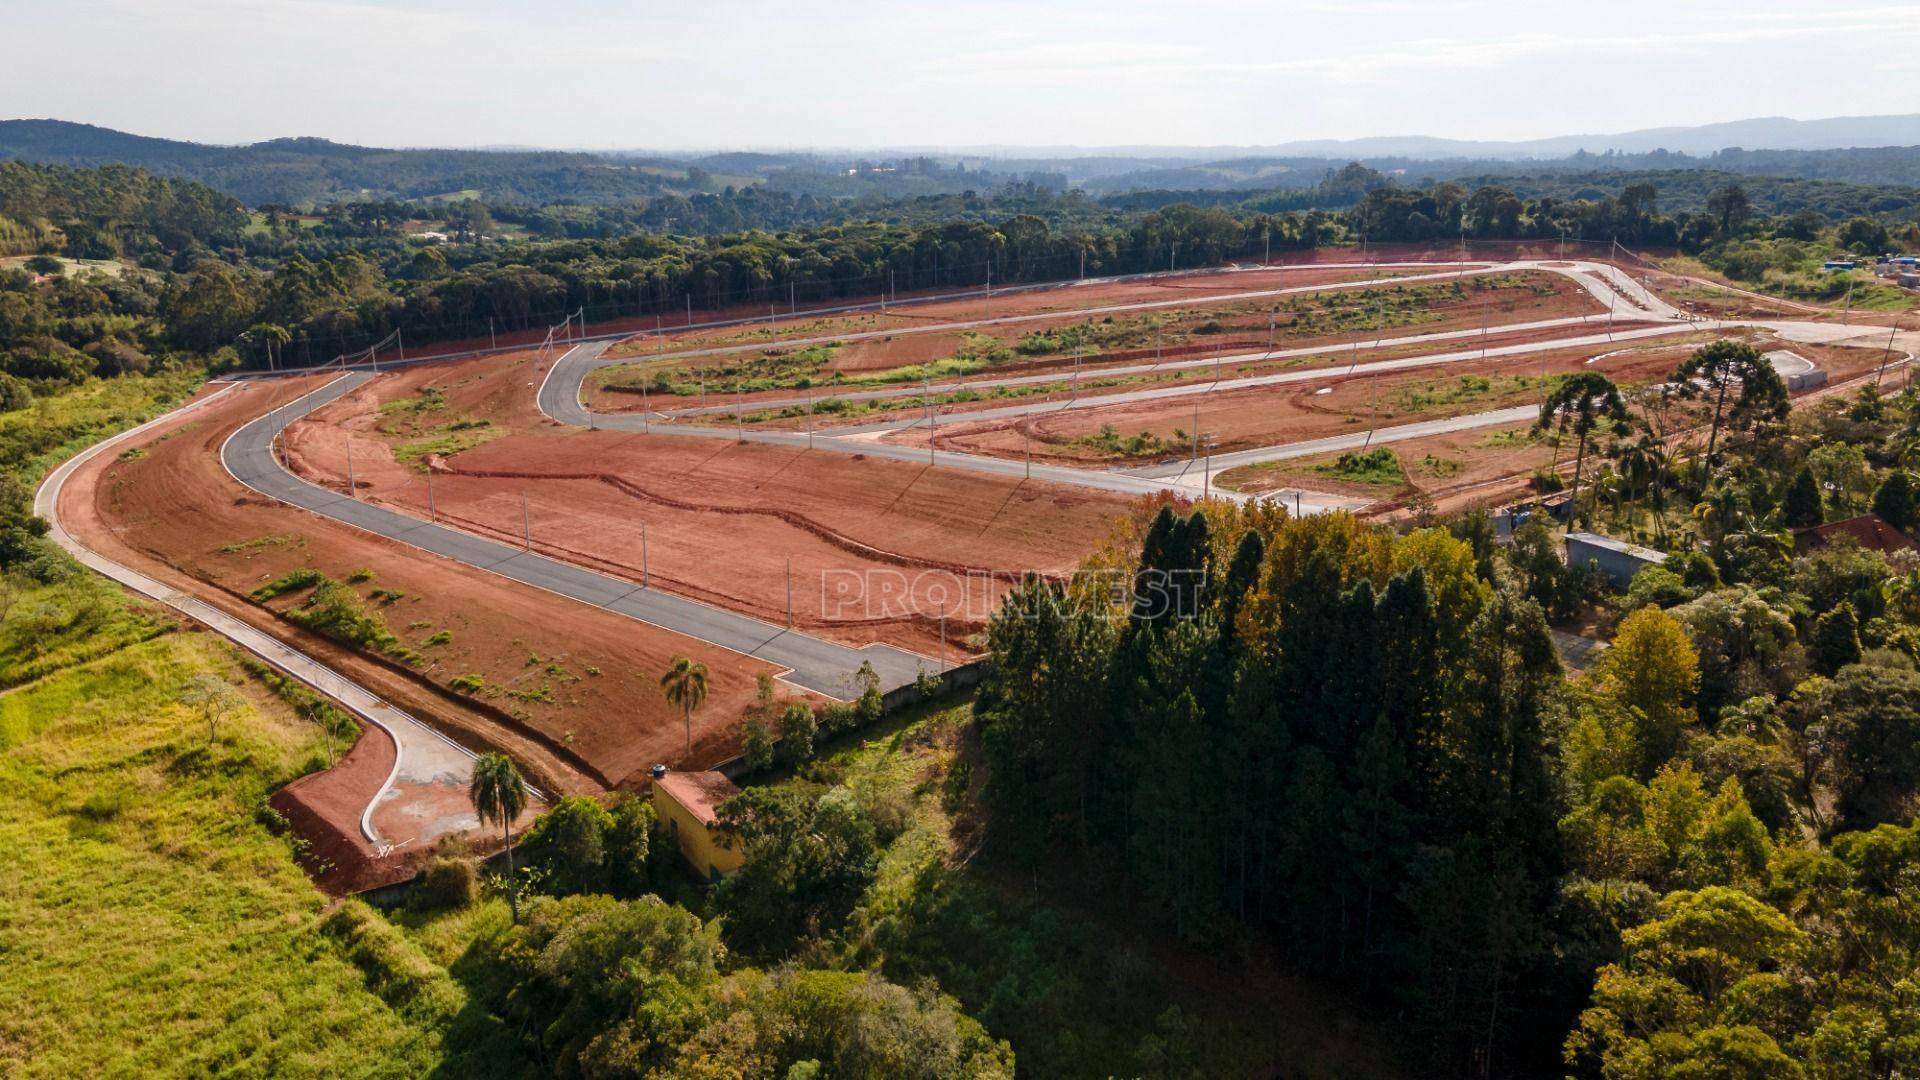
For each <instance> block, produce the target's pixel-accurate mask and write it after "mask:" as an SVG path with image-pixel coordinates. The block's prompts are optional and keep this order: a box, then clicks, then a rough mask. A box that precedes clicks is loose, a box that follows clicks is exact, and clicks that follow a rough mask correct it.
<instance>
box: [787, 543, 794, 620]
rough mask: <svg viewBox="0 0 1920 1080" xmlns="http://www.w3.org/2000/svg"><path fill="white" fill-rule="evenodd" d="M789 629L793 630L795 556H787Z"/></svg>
mask: <svg viewBox="0 0 1920 1080" xmlns="http://www.w3.org/2000/svg"><path fill="white" fill-rule="evenodd" d="M787 629H789V630H791V629H793V556H791V555H789V556H787Z"/></svg>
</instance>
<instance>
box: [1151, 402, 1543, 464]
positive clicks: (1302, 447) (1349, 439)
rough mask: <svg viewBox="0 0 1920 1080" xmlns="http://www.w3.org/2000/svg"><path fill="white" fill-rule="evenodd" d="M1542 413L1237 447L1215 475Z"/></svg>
mask: <svg viewBox="0 0 1920 1080" xmlns="http://www.w3.org/2000/svg"><path fill="white" fill-rule="evenodd" d="M1539 416H1540V406H1538V405H1518V406H1515V407H1513V408H1511V409H1493V410H1490V411H1488V412H1477V413H1469V414H1467V415H1466V416H1450V417H1447V418H1446V419H1444V420H1422V421H1420V422H1419V423H1415V424H1400V425H1398V426H1395V427H1388V428H1380V429H1378V430H1376V431H1373V432H1371V433H1369V432H1365V431H1355V432H1349V433H1347V434H1345V435H1330V436H1328V437H1326V438H1324V439H1307V440H1305V441H1303V442H1293V443H1282V444H1281V445H1279V446H1261V447H1256V448H1254V449H1252V450H1236V451H1234V452H1233V453H1231V454H1215V455H1213V458H1212V469H1213V475H1215V476H1218V475H1219V474H1220V473H1222V472H1224V471H1226V470H1228V469H1231V468H1234V467H1236V466H1240V465H1253V464H1257V463H1259V462H1262V461H1284V460H1286V459H1288V458H1297V457H1309V456H1311V455H1314V454H1331V453H1334V452H1335V451H1339V450H1358V449H1360V448H1361V447H1363V446H1378V445H1380V444H1381V443H1392V442H1401V441H1404V440H1406V439H1419V438H1424V437H1426V436H1428V435H1445V434H1448V433H1449V432H1454V431H1471V430H1473V429H1474V428H1483V427H1494V426H1497V425H1501V424H1518V423H1520V422H1522V421H1525V420H1534V419H1537V418H1538V417H1539ZM1190 471H1191V472H1192V473H1193V475H1195V476H1196V477H1197V476H1198V475H1199V472H1198V470H1197V469H1195V468H1194V466H1193V463H1192V462H1190V461H1168V462H1162V463H1160V464H1158V465H1147V466H1144V467H1142V468H1138V469H1130V470H1128V472H1130V473H1131V474H1132V475H1134V476H1142V477H1149V478H1154V479H1171V478H1175V477H1181V476H1184V475H1185V474H1187V473H1188V472H1190ZM1193 482H1194V483H1198V481H1197V480H1195V481H1193Z"/></svg>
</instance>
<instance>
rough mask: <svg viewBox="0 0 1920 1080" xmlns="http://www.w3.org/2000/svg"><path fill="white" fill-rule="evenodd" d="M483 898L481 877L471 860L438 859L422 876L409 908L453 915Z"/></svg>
mask: <svg viewBox="0 0 1920 1080" xmlns="http://www.w3.org/2000/svg"><path fill="white" fill-rule="evenodd" d="M479 897H480V873H479V871H478V870H476V869H475V868H474V865H473V862H472V860H470V859H454V858H448V857H447V856H445V855H439V856H435V857H434V859H433V861H431V862H429V863H427V868H426V869H425V870H422V871H421V872H420V879H419V880H418V881H416V882H415V883H414V886H413V892H412V893H410V894H408V896H407V907H408V908H410V909H411V910H414V911H449V910H456V909H459V908H464V907H468V906H470V905H472V903H473V902H474V901H475V900H477V899H479Z"/></svg>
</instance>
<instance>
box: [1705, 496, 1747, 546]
mask: <svg viewBox="0 0 1920 1080" xmlns="http://www.w3.org/2000/svg"><path fill="white" fill-rule="evenodd" d="M1742 509H1743V507H1742V506H1741V501H1740V491H1739V489H1737V488H1735V487H1734V486H1733V485H1732V484H1730V483H1727V482H1725V481H1721V482H1719V483H1716V484H1714V485H1713V486H1712V487H1710V488H1708V489H1707V492H1706V494H1705V495H1703V496H1702V497H1701V499H1700V502H1698V503H1697V504H1695V505H1694V508H1693V516H1694V520H1696V521H1698V522H1700V531H1701V532H1703V533H1705V534H1706V538H1707V543H1708V544H1709V545H1710V546H1711V547H1712V548H1713V549H1714V550H1715V551H1718V550H1720V547H1721V544H1722V543H1724V542H1725V540H1726V538H1727V537H1728V536H1729V535H1730V534H1732V533H1734V532H1736V531H1737V530H1738V529H1739V528H1740V520H1741V513H1742Z"/></svg>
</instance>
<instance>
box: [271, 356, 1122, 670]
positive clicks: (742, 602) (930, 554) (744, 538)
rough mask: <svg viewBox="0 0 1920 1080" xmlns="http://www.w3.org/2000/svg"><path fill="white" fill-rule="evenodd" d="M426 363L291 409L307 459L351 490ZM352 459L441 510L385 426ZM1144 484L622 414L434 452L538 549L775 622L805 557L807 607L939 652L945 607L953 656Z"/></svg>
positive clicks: (447, 477) (815, 627)
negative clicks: (1129, 488) (587, 428)
mask: <svg viewBox="0 0 1920 1080" xmlns="http://www.w3.org/2000/svg"><path fill="white" fill-rule="evenodd" d="M474 363H484V362H483V361H477V362H474ZM443 376H445V377H446V378H447V379H448V380H450V381H453V382H457V381H458V380H459V376H458V375H457V374H455V373H454V372H453V371H452V370H448V371H444V372H443ZM489 377H491V376H489ZM410 381H411V380H410V379H402V378H394V379H392V380H389V379H388V378H387V377H384V376H383V377H382V378H381V379H379V380H376V381H374V382H373V383H370V384H368V386H366V387H363V388H362V389H361V390H359V391H357V392H356V393H354V394H352V395H349V396H347V397H345V398H342V399H341V400H340V401H338V402H335V403H334V404H332V405H330V406H328V408H327V409H325V410H322V411H320V412H316V413H315V414H314V418H313V419H312V420H311V421H307V422H302V423H299V424H296V425H294V426H293V428H291V429H290V430H289V432H288V437H287V439H286V443H285V445H286V446H287V448H288V455H289V461H290V463H291V464H292V466H293V467H294V468H295V470H296V471H298V472H300V473H301V474H302V475H304V476H307V477H308V478H310V479H313V480H314V481H316V482H318V483H323V484H329V485H331V486H335V487H338V488H340V489H342V490H344V487H345V473H346V469H345V465H346V460H345V459H346V454H345V445H344V443H345V438H346V432H347V430H348V429H351V428H356V427H357V428H362V429H365V428H366V427H368V426H370V423H371V421H372V419H373V418H374V417H375V416H376V415H377V407H378V403H379V402H380V401H383V400H392V399H393V398H394V397H395V396H406V395H407V394H408V393H410V392H411V387H410V386H409V382H410ZM354 478H355V480H356V481H357V482H358V484H359V490H360V494H361V497H363V498H368V499H372V500H375V501H378V502H382V503H386V504H390V505H393V506H395V507H397V508H400V509H403V510H405V511H407V512H409V513H413V514H416V515H419V516H423V517H424V516H426V514H427V491H426V486H427V485H426V480H425V477H424V476H422V475H421V474H419V473H416V472H413V471H411V470H409V469H407V468H405V467H403V466H401V465H400V464H398V463H397V462H396V461H395V460H394V459H393V458H392V456H391V453H390V452H389V450H388V448H387V444H386V443H384V442H381V441H377V440H376V439H375V438H363V437H361V436H360V435H358V434H356V435H355V441H354ZM523 495H524V496H525V499H526V502H525V510H524V514H525V517H524V518H523V508H522V502H521V498H522V496H523ZM1135 501H1136V500H1133V499H1129V498H1127V497H1124V496H1119V495H1109V494H1104V493H1099V492H1092V491H1087V490H1083V489H1079V488H1074V487H1068V486H1063V485H1054V484H1048V483H1044V482H1037V481H1033V482H1023V481H1021V480H1019V479H1009V478H1001V477H992V476H984V475H981V474H977V473H969V472H961V471H958V470H950V469H940V468H929V467H928V466H927V465H925V464H922V463H918V462H903V461H895V460H891V459H882V458H866V457H864V456H858V455H845V454H838V453H831V452H826V451H819V452H808V451H806V450H804V449H795V448H788V447H772V446H765V445H760V444H753V443H732V442H724V441H721V442H716V441H711V440H704V439H702V440H694V439H686V438H678V437H672V436H661V435H635V434H626V433H620V432H606V431H597V432H576V433H573V434H571V435H569V436H567V437H564V438H555V437H551V436H550V435H546V434H543V433H533V434H528V435H511V436H508V437H505V438H500V439H496V440H494V441H493V442H489V443H487V444H485V445H482V446H479V447H477V448H474V449H471V450H467V451H465V452H463V453H460V454H457V455H455V456H453V457H452V458H449V459H445V460H441V461H438V462H436V471H435V473H434V477H433V506H434V509H435V510H436V511H437V513H438V515H439V517H440V519H441V520H442V521H443V522H447V523H451V524H455V525H457V526H459V527H461V528H465V529H468V530H470V531H472V532H476V533H480V534H484V535H492V536H496V537H501V538H508V539H513V540H519V539H521V538H522V535H523V530H524V529H525V528H526V524H527V521H529V520H530V522H531V526H532V528H531V532H532V536H533V541H534V547H535V549H536V550H539V551H543V552H546V553H548V554H550V555H553V556H555V557H558V558H563V559H565V560H567V561H570V562H575V563H579V564H581V565H587V566H592V567H594V568H596V569H600V570H603V571H605V572H608V573H613V574H617V575H620V576H623V577H626V578H628V579H630V580H634V581H639V580H641V579H642V577H643V574H644V577H645V578H646V580H648V581H649V582H650V583H651V584H654V585H657V586H663V587H665V588H668V589H670V590H672V591H674V592H676V593H679V594H681V595H685V596H690V597H693V598H695V599H700V600H704V601H707V602H710V603H714V604H716V605H719V606H722V607H726V608H728V609H730V610H735V611H741V612H743V613H746V614H749V615H754V616H757V617H760V618H764V619H767V620H769V621H772V622H776V623H779V622H783V621H784V620H785V619H786V617H787V608H786V602H787V583H788V576H787V575H788V560H789V559H790V560H791V568H792V581H793V604H794V609H793V614H794V618H795V622H796V624H797V625H800V626H803V627H805V628H807V629H808V630H809V631H810V632H816V633H820V634H822V635H823V636H826V637H829V638H831V639H834V640H839V641H843V642H846V643H849V644H856V645H859V644H867V643H870V642H875V641H885V642H888V643H890V644H894V645H897V646H900V647H902V648H907V649H911V650H914V651H918V652H923V653H925V654H927V655H933V654H934V653H936V652H937V651H938V649H939V644H940V627H939V621H938V620H939V616H940V615H941V614H942V613H943V612H944V613H945V614H946V615H947V617H948V622H947V632H948V642H949V653H948V657H947V658H948V659H949V660H958V659H961V658H962V656H963V655H964V653H965V650H964V648H963V645H962V640H961V639H962V638H963V637H964V636H965V634H967V633H969V632H972V631H975V630H978V629H980V628H981V627H982V626H983V625H984V623H985V620H986V618H987V616H988V615H989V614H990V613H991V611H992V609H993V607H994V605H995V604H996V603H997V602H998V599H999V597H1000V596H1001V595H1002V594H1003V593H1004V592H1005V591H1006V589H1007V588H1009V587H1010V585H1011V583H1013V582H1015V581H1017V580H1018V578H1019V576H1020V575H1021V574H1023V573H1026V572H1029V571H1031V572H1038V573H1043V574H1055V573H1062V572H1065V571H1066V570H1068V569H1070V568H1072V567H1073V566H1074V565H1076V564H1077V563H1078V562H1079V560H1080V559H1081V558H1082V557H1084V556H1085V555H1086V554H1087V553H1088V552H1090V551H1092V550H1093V549H1094V548H1095V547H1096V546H1098V545H1099V544H1100V543H1101V542H1103V541H1105V540H1106V539H1107V538H1108V535H1109V531H1110V529H1111V527H1112V526H1111V523H1112V521H1113V520H1114V519H1115V518H1117V517H1119V516H1121V515H1123V514H1125V513H1126V512H1127V511H1128V509H1129V508H1130V507H1131V505H1132V504H1133V503H1134V502H1135ZM643 528H644V535H645V557H644V559H643V557H642V530H643ZM721 552H724V555H721V554H720V553H721ZM643 564H644V565H643Z"/></svg>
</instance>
